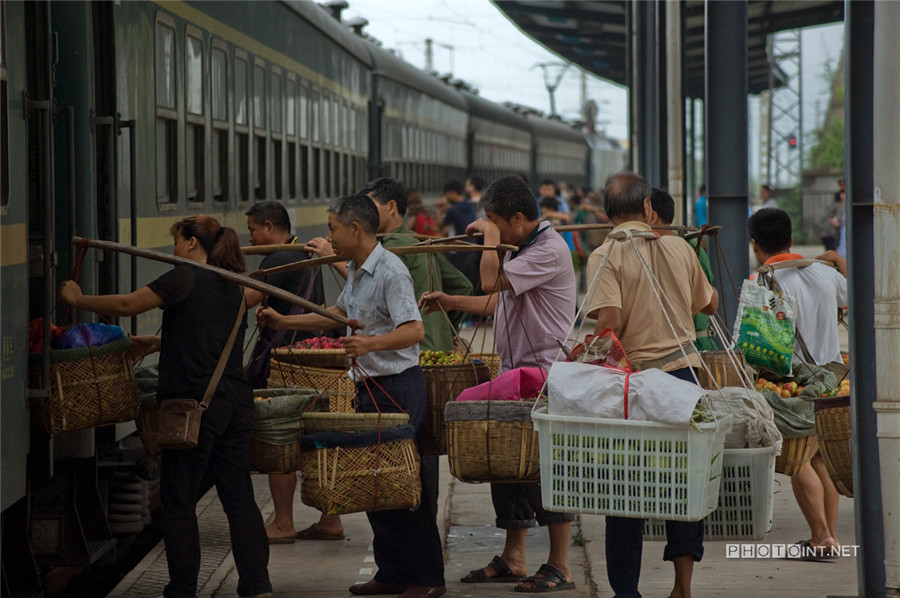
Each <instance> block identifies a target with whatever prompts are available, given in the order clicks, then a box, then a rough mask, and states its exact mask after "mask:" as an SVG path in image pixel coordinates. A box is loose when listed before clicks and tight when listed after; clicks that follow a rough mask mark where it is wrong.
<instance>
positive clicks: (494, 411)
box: [446, 401, 541, 483]
mask: <svg viewBox="0 0 900 598" xmlns="http://www.w3.org/2000/svg"><path fill="white" fill-rule="evenodd" d="M531 407H532V402H530V401H527V402H523V401H460V402H454V403H448V404H447V406H446V427H447V457H448V461H449V464H450V474H451V475H453V477H455V478H457V479H459V480H460V481H463V482H470V483H478V482H533V481H535V482H536V481H539V480H540V479H541V467H540V451H539V446H538V433H537V432H536V431H535V430H534V424H533V423H532V421H531ZM469 409H483V411H484V415H483V416H481V417H479V416H467V415H464V414H463V411H465V410H469ZM468 417H472V419H468ZM462 418H466V419H462Z"/></svg>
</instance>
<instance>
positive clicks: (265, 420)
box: [250, 388, 328, 473]
mask: <svg viewBox="0 0 900 598" xmlns="http://www.w3.org/2000/svg"><path fill="white" fill-rule="evenodd" d="M253 398H254V400H253V404H254V408H255V410H256V417H255V418H254V421H253V435H252V436H251V437H250V467H251V468H252V469H254V470H256V471H261V472H263V473H291V472H293V471H297V470H298V469H300V444H299V442H298V438H299V435H300V419H301V417H302V414H303V413H309V412H311V411H316V412H320V411H319V410H327V409H328V402H327V400H323V399H325V397H319V396H318V393H317V391H315V390H312V389H308V388H266V389H257V390H254V391H253ZM324 415H328V413H325V414H324Z"/></svg>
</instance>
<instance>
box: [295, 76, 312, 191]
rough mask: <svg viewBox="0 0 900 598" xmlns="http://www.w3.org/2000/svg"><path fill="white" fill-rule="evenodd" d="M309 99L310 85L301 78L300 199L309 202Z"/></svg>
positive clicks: (299, 133)
mask: <svg viewBox="0 0 900 598" xmlns="http://www.w3.org/2000/svg"><path fill="white" fill-rule="evenodd" d="M309 99H310V89H309V84H308V83H307V82H306V80H304V79H302V78H301V79H300V80H299V84H298V85H297V111H298V118H297V135H298V136H299V137H300V156H299V160H300V199H302V200H308V199H310V197H311V196H312V189H311V187H310V183H311V177H310V172H311V168H310V163H311V160H312V152H311V151H310V141H309V133H310V131H309Z"/></svg>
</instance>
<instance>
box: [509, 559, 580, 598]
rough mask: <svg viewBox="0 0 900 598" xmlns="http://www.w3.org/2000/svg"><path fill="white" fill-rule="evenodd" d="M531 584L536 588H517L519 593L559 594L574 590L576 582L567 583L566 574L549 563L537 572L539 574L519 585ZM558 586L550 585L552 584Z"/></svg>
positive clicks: (519, 586) (527, 578)
mask: <svg viewBox="0 0 900 598" xmlns="http://www.w3.org/2000/svg"><path fill="white" fill-rule="evenodd" d="M525 582H531V583H533V584H534V587H531V588H524V587H522V586H521V585H517V586H516V591H517V592H524V593H527V594H542V593H544V592H558V591H562V590H574V589H575V582H574V581H566V574H565V573H563V572H562V571H560V570H559V569H557V568H556V567H554V566H553V565H550V564H548V563H544V564H543V565H541V566H540V568H539V569H538V570H537V573H536V574H534V575H532V576H531V577H526V578H525V579H523V580H521V581H520V582H519V584H522V583H525ZM551 583H552V584H556V585H552V586H551V585H550V584H551Z"/></svg>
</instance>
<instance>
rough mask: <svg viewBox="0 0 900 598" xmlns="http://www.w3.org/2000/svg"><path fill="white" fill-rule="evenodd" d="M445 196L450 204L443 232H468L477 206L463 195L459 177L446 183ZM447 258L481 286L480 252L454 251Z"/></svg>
mask: <svg viewBox="0 0 900 598" xmlns="http://www.w3.org/2000/svg"><path fill="white" fill-rule="evenodd" d="M443 197H444V199H446V200H447V203H449V204H450V207H449V208H448V209H447V213H446V214H445V215H444V222H443V234H444V235H447V236H456V235H464V234H466V227H467V226H469V225H470V224H472V223H473V222H475V220H477V219H478V217H477V215H476V214H475V206H473V205H472V203H471V202H468V201H466V200H465V198H464V196H463V184H462V183H461V182H459V180H457V179H450V180H449V181H447V183H446V184H445V185H444V193H443ZM469 242H472V241H469ZM447 259H448V260H450V263H451V264H453V265H454V266H456V267H457V269H459V271H460V272H462V273H463V274H465V275H466V278H468V279H469V281H470V282H471V283H472V286H473V287H474V288H476V289H477V288H478V287H479V281H478V264H479V260H480V254H479V253H478V252H477V251H454V252H451V253H448V254H447Z"/></svg>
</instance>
